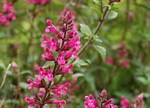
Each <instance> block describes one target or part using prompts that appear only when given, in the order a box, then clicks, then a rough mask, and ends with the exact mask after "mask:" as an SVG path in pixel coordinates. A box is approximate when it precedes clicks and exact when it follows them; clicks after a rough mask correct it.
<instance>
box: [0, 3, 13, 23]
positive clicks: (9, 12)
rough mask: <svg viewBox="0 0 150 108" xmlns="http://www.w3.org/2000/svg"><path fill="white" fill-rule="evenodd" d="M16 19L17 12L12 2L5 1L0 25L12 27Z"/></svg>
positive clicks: (0, 14)
mask: <svg viewBox="0 0 150 108" xmlns="http://www.w3.org/2000/svg"><path fill="white" fill-rule="evenodd" d="M15 19H16V11H15V10H14V8H13V6H12V2H7V1H6V0H4V2H3V9H2V11H1V12H0V25H10V22H11V21H12V20H15Z"/></svg>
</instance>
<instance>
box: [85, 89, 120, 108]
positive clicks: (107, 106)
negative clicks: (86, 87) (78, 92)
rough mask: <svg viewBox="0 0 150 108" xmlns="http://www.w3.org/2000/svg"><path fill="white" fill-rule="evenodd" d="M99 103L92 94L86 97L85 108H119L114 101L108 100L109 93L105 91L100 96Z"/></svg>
mask: <svg viewBox="0 0 150 108" xmlns="http://www.w3.org/2000/svg"><path fill="white" fill-rule="evenodd" d="M98 100H99V101H100V102H97V101H96V99H95V98H94V96H93V95H92V94H90V95H89V96H85V102H84V108H118V106H117V105H114V104H113V102H114V99H113V98H111V99H108V95H107V91H106V90H105V89H104V90H102V92H101V93H100V94H99V96H98Z"/></svg>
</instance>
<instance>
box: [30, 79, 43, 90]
mask: <svg viewBox="0 0 150 108" xmlns="http://www.w3.org/2000/svg"><path fill="white" fill-rule="evenodd" d="M28 82H29V83H30V84H29V86H28V89H32V87H35V88H39V87H40V85H41V81H39V80H36V81H33V80H32V79H28Z"/></svg>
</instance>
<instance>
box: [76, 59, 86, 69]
mask: <svg viewBox="0 0 150 108" xmlns="http://www.w3.org/2000/svg"><path fill="white" fill-rule="evenodd" d="M74 65H76V66H77V67H81V66H87V65H88V63H86V62H85V61H84V60H82V59H77V60H76V61H75V62H74Z"/></svg>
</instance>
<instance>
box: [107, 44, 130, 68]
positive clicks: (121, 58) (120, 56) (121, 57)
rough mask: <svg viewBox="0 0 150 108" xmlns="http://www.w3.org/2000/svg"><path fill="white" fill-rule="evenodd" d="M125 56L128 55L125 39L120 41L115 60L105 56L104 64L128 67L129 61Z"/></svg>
mask: <svg viewBox="0 0 150 108" xmlns="http://www.w3.org/2000/svg"><path fill="white" fill-rule="evenodd" d="M127 57H128V51H127V48H126V43H125V41H122V42H121V44H120V47H119V48H118V50H117V57H116V60H115V58H111V57H107V58H106V61H105V62H106V64H112V65H116V66H119V67H120V66H122V67H125V68H128V67H129V62H130V61H129V60H128V59H127Z"/></svg>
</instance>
